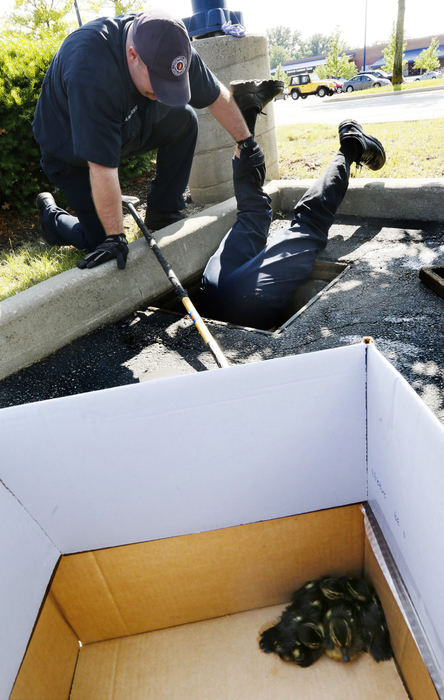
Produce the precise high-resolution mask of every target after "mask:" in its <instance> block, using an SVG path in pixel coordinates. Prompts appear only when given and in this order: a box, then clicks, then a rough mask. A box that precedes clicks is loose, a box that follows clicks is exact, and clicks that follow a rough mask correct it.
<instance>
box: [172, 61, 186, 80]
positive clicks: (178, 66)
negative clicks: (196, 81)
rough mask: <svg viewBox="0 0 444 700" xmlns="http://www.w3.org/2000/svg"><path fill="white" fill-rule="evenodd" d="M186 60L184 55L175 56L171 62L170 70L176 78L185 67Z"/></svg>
mask: <svg viewBox="0 0 444 700" xmlns="http://www.w3.org/2000/svg"><path fill="white" fill-rule="evenodd" d="M187 65H188V61H187V59H186V56H177V58H175V59H174V61H173V62H172V64H171V72H172V73H173V75H175V76H176V78H180V76H181V75H183V74H184V73H185V71H186V69H187Z"/></svg>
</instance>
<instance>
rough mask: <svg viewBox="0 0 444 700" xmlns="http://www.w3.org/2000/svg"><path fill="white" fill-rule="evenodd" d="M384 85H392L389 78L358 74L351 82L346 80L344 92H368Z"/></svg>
mask: <svg viewBox="0 0 444 700" xmlns="http://www.w3.org/2000/svg"><path fill="white" fill-rule="evenodd" d="M382 85H391V82H390V80H387V78H376V77H375V76H374V75H367V73H358V75H355V76H354V77H353V78H350V80H346V82H345V83H344V85H343V87H342V90H343V91H344V92H353V91H354V90H367V89H368V88H373V87H381V86H382Z"/></svg>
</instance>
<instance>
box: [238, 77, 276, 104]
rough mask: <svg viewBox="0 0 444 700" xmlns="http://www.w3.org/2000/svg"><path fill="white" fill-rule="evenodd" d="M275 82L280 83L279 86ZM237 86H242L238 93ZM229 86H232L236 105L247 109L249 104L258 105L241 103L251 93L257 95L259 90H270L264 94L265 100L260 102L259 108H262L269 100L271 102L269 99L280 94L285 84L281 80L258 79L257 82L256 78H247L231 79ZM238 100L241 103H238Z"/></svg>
mask: <svg viewBox="0 0 444 700" xmlns="http://www.w3.org/2000/svg"><path fill="white" fill-rule="evenodd" d="M276 83H279V84H280V86H279V88H278V87H277V85H276ZM237 86H242V88H243V89H242V93H241V94H239V95H236V87H237ZM230 87H231V88H232V92H233V97H234V99H235V100H236V103H237V105H238V107H239V108H240V109H241V110H242V109H248V107H249V106H252V107H254V106H257V107H259V105H248V104H247V105H244V104H242V103H243V101H247V100H248V98H249V97H250V96H251V95H257V94H258V93H260V92H265V93H266V92H267V91H268V90H272V94H271V93H270V94H269V95H267V96H266V101H265V102H261V108H262V107H265V105H267V104H268V103H269V102H271V100H273V99H274V98H275V97H277V95H280V94H281V92H282V91H283V89H284V87H285V86H284V83H283V82H282V81H281V80H260V81H258V82H257V81H256V80H247V81H243V80H232V81H231V83H230ZM239 102H240V103H241V104H239Z"/></svg>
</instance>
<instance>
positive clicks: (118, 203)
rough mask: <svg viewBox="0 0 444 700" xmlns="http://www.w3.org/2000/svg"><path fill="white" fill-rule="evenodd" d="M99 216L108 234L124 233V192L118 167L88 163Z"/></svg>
mask: <svg viewBox="0 0 444 700" xmlns="http://www.w3.org/2000/svg"><path fill="white" fill-rule="evenodd" d="M88 165H89V178H90V182H91V192H92V197H93V201H94V206H95V208H96V212H97V216H98V217H99V219H100V222H101V224H102V226H103V228H104V229H105V232H106V235H107V236H112V235H115V234H119V233H123V214H122V193H121V190H120V183H119V171H118V169H117V168H105V167H104V166H103V165H97V163H88Z"/></svg>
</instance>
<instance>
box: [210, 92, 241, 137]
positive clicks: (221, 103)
mask: <svg viewBox="0 0 444 700" xmlns="http://www.w3.org/2000/svg"><path fill="white" fill-rule="evenodd" d="M208 109H209V111H210V112H211V114H212V115H213V117H214V118H215V119H217V121H218V122H219V124H221V125H222V126H223V127H224V129H226V131H228V133H229V134H230V135H231V136H232V137H233V139H234V140H235V141H243V140H244V139H246V138H248V137H249V136H250V132H249V129H248V126H247V125H246V123H245V120H244V118H243V116H242V114H241V111H240V109H239V107H238V106H237V104H236V102H235V100H234V97H233V95H232V94H231V93H230V92H229V90H228V89H227V88H226V87H225V85H221V86H220V95H219V97H218V98H217V100H216V101H215V102H213V104H212V105H210V106H209V107H208Z"/></svg>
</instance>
